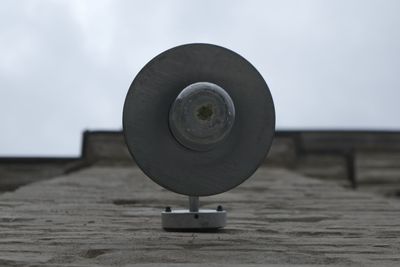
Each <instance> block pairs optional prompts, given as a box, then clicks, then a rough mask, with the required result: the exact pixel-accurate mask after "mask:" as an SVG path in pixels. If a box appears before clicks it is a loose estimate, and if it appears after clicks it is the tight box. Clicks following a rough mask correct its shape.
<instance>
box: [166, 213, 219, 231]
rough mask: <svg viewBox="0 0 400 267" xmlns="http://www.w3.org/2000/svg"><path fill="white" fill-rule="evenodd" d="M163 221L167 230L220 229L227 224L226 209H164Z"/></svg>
mask: <svg viewBox="0 0 400 267" xmlns="http://www.w3.org/2000/svg"><path fill="white" fill-rule="evenodd" d="M161 223H162V227H163V228H164V229H167V230H196V229H198V230H202V229H219V228H223V227H225V225H226V211H224V210H223V211H217V210H212V209H200V210H198V211H190V210H172V211H170V212H166V211H163V212H162V213H161Z"/></svg>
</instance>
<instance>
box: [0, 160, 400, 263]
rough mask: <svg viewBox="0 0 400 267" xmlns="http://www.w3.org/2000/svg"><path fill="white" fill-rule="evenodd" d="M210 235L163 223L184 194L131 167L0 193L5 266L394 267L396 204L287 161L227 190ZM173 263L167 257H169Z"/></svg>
mask: <svg viewBox="0 0 400 267" xmlns="http://www.w3.org/2000/svg"><path fill="white" fill-rule="evenodd" d="M201 200H202V203H203V206H204V207H208V208H213V207H216V206H217V205H218V204H222V205H223V206H224V207H225V208H226V209H227V211H228V226H227V227H226V229H224V230H222V231H220V232H216V233H185V232H183V233H182V232H181V233H175V232H165V231H163V230H162V229H161V228H160V214H159V213H160V210H161V209H162V208H163V207H165V206H167V205H169V206H172V207H173V208H174V207H182V206H184V205H186V198H185V197H183V196H180V195H176V194H173V193H171V192H168V191H166V190H164V189H162V188H160V187H159V186H157V185H156V184H154V183H153V182H152V181H150V180H149V179H148V178H146V177H145V176H144V175H143V174H142V173H141V172H140V170H138V169H137V168H134V167H124V166H108V167H107V166H96V165H94V166H92V167H90V168H87V169H83V170H81V171H78V172H73V173H70V174H69V175H65V176H60V177H57V178H54V179H51V180H47V181H41V182H37V183H33V184H30V185H27V186H24V187H21V188H19V189H18V190H16V191H15V192H8V193H4V194H3V195H1V196H0V265H1V266H124V265H125V266H130V265H135V264H145V265H144V266H174V264H180V265H179V266H188V264H189V263H190V264H193V265H191V266H215V264H224V266H231V265H236V264H238V265H242V266H256V265H258V264H262V265H264V264H271V265H274V264H276V265H291V264H294V265H314V264H316V265H324V266H325V265H333V266H335V265H336V266H343V265H355V266H365V265H370V266H383V265H390V266H398V265H400V204H399V202H398V201H395V200H390V199H384V198H381V197H379V196H376V195H373V194H369V193H360V192H354V191H351V190H347V189H344V188H342V187H340V186H338V185H336V184H335V183H332V182H328V181H320V180H316V179H311V178H308V177H304V176H302V175H300V174H296V173H293V172H290V171H287V170H284V169H266V168H262V169H260V170H258V171H257V173H256V174H255V175H254V176H253V177H252V178H251V179H250V180H248V181H246V182H245V183H243V184H242V185H240V186H239V187H237V188H236V189H234V190H232V191H229V192H227V193H224V194H221V195H218V196H213V197H207V198H203V199H201ZM166 264H169V265H166Z"/></svg>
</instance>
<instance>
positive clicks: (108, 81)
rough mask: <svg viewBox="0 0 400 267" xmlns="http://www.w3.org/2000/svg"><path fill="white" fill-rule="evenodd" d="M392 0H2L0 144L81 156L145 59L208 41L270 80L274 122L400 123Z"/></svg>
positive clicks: (398, 34)
mask: <svg viewBox="0 0 400 267" xmlns="http://www.w3.org/2000/svg"><path fill="white" fill-rule="evenodd" d="M399 14H400V1H396V0H393V1H389V0H375V1H366V0H359V1H355V0H335V1H332V0H325V1H324V0H314V1H305V0H302V1H300V0H293V1H290V0H284V1H283V0H276V1H265V0H264V1H232V0H226V1H221V0H219V1H215V0H209V1H204V0H201V1H200V0H199V1H189V0H182V1H167V0H159V1H149V0H146V1H116V0H113V1H100V0H93V1H83V0H76V1H72V0H68V1H61V0H57V1H48V0H40V1H35V0H27V1H21V0H20V1H15V0H2V1H1V2H0V123H1V134H0V155H1V156H12V155H13V156H16V155H19V156H33V155H36V156H37V155H42V156H45V155H58V156H63V155H70V156H72V155H78V154H79V153H80V144H81V137H82V132H83V131H84V130H85V129H90V130H96V129H101V130H107V129H110V130H114V129H115V130H119V129H121V127H122V126H121V125H122V122H121V120H122V107H123V102H124V98H125V94H126V92H127V90H128V88H129V86H130V83H131V82H132V80H133V78H134V76H135V75H136V74H137V72H138V71H139V70H140V69H141V67H143V65H144V64H146V63H147V62H148V61H149V60H150V59H151V58H153V57H154V56H156V55H157V54H159V53H160V52H162V51H164V50H166V49H168V48H171V47H173V46H176V45H180V44H184V43H192V42H208V43H214V44H218V45H222V46H225V47H227V48H229V49H232V50H234V51H236V52H238V53H239V54H241V55H242V56H244V57H245V58H247V59H248V60H249V61H250V62H252V63H253V65H254V66H255V67H256V68H257V69H258V70H259V71H260V73H261V74H262V75H263V76H264V78H265V80H266V81H267V83H268V85H269V87H270V89H271V92H272V95H273V97H274V100H275V107H276V111H277V127H278V129H397V130H399V129H400V119H399V114H400V105H399V104H398V103H399V101H400V99H399V98H400V91H399V90H400V73H399V71H400V15H399Z"/></svg>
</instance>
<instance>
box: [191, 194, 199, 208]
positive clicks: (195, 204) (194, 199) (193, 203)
mask: <svg viewBox="0 0 400 267" xmlns="http://www.w3.org/2000/svg"><path fill="white" fill-rule="evenodd" d="M189 211H190V212H198V211H199V197H191V196H189Z"/></svg>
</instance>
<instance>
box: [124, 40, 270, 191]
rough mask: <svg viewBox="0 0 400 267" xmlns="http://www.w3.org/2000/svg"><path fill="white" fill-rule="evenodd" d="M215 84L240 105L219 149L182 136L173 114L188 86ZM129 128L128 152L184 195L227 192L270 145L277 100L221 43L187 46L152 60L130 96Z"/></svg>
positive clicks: (250, 171) (149, 172)
mask: <svg viewBox="0 0 400 267" xmlns="http://www.w3.org/2000/svg"><path fill="white" fill-rule="evenodd" d="M197 82H210V83H213V84H216V85H218V86H220V87H221V88H223V89H224V90H225V91H226V92H227V93H228V94H229V96H230V98H231V99H232V101H233V103H234V106H235V121H234V124H233V126H232V129H231V130H230V133H229V134H228V135H227V137H226V138H224V139H223V140H222V141H221V142H219V143H218V145H217V146H215V147H214V148H213V149H211V150H208V151H201V152H199V151H194V150H192V149H188V148H187V147H185V146H184V145H182V144H181V143H180V142H178V141H177V140H176V138H175V137H174V135H173V134H172V132H171V130H170V127H169V126H170V125H169V112H170V108H171V105H172V104H173V103H174V101H175V99H176V98H177V96H178V95H179V94H180V93H181V91H182V90H183V89H184V88H185V87H187V86H188V85H191V84H194V83H197ZM123 128H124V136H125V139H126V143H127V145H128V148H129V151H130V152H131V154H132V156H133V157H134V159H135V161H136V163H137V164H138V166H139V167H140V168H141V169H142V170H143V172H144V173H146V174H147V176H149V177H150V178H151V179H152V180H153V181H155V182H156V183H158V184H159V185H161V186H163V187H165V188H167V189H168V190H171V191H174V192H176V193H179V194H184V195H189V196H207V195H214V194H218V193H222V192H225V191H227V190H229V189H232V188H234V187H236V186H237V185H239V184H241V183H242V182H243V181H245V180H246V179H247V178H249V177H250V176H251V175H252V174H253V173H254V172H255V171H256V169H257V168H258V167H259V166H260V164H261V163H262V162H263V161H264V158H265V156H266V154H267V152H268V150H269V148H270V146H271V143H272V139H273V135H274V130H275V111H274V104H273V100H272V97H271V94H270V91H269V89H268V86H267V84H266V83H265V81H264V79H263V78H262V76H261V75H260V73H259V72H258V71H257V70H256V69H255V68H254V67H253V66H252V65H251V64H250V63H249V62H248V61H247V60H246V59H244V58H243V57H241V56H240V55H238V54H236V53H234V52H232V51H230V50H228V49H226V48H223V47H219V46H215V45H209V44H188V45H183V46H179V47H175V48H172V49H170V50H167V51H165V52H163V53H161V54H160V55H158V56H157V57H155V58H154V59H152V60H151V61H150V62H149V63H148V64H147V65H146V66H145V67H144V68H143V69H142V70H141V71H140V72H139V74H138V75H137V76H136V78H135V79H134V81H133V82H132V85H131V87H130V89H129V92H128V94H127V96H126V100H125V105H124V111H123Z"/></svg>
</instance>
